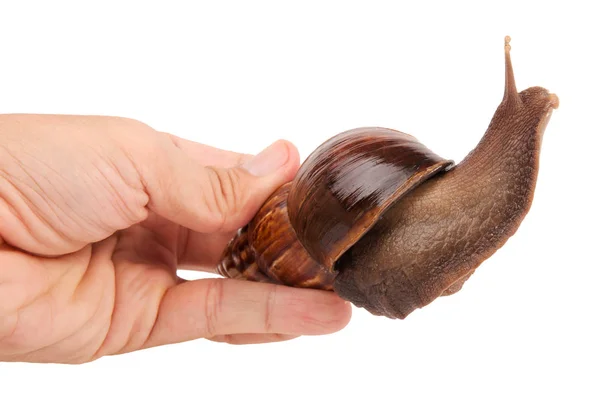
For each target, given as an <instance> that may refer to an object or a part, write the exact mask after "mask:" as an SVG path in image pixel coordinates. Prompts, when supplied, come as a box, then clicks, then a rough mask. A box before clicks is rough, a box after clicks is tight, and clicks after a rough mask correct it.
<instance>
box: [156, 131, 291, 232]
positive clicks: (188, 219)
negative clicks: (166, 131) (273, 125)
mask: <svg viewBox="0 0 600 400" xmlns="http://www.w3.org/2000/svg"><path fill="white" fill-rule="evenodd" d="M164 156H165V157H160V158H161V159H162V162H160V161H159V162H155V163H153V165H154V167H153V168H151V169H150V171H151V173H150V175H149V176H145V177H144V178H145V184H146V189H147V191H148V194H149V197H150V200H149V203H148V207H149V208H150V209H151V210H152V211H154V212H156V213H157V214H159V215H161V216H162V217H164V218H167V219H169V220H171V221H173V222H175V223H178V224H180V225H182V226H185V227H186V228H189V229H192V230H194V231H197V232H202V233H212V232H219V231H224V232H230V231H234V230H236V229H238V228H240V227H242V226H244V225H245V224H247V223H248V222H249V221H250V219H252V217H253V216H254V214H256V212H257V211H258V209H259V208H260V206H261V205H262V204H263V203H264V202H265V201H266V200H267V198H268V197H269V196H270V195H271V194H272V193H273V192H275V191H276V190H277V188H279V187H280V186H281V185H283V184H284V183H286V182H289V181H290V180H292V179H293V177H294V175H295V174H296V172H297V170H298V166H299V155H298V151H297V149H296V148H295V147H294V145H292V144H291V143H289V142H287V141H284V140H280V141H277V142H275V143H273V144H272V145H271V146H269V147H267V148H266V149H265V150H263V151H262V152H261V153H259V154H258V155H256V156H254V157H253V158H251V159H250V160H248V161H246V162H245V163H244V164H242V165H239V166H234V167H232V168H219V167H211V166H203V165H201V164H200V163H199V161H198V160H196V159H192V158H191V157H189V156H188V155H186V153H185V152H183V151H181V150H180V149H179V148H177V147H176V146H173V147H172V148H169V149H167V151H166V153H165V154H164Z"/></svg>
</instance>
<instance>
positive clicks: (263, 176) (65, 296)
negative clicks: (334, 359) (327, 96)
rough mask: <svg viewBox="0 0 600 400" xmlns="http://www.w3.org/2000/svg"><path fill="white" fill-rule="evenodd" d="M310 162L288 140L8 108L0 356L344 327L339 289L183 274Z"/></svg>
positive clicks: (72, 354) (200, 266)
mask: <svg viewBox="0 0 600 400" xmlns="http://www.w3.org/2000/svg"><path fill="white" fill-rule="evenodd" d="M298 166H299V156H298V152H297V150H296V149H295V147H294V146H293V145H292V144H291V143H288V142H286V141H278V142H276V143H274V144H273V145H271V146H269V147H268V148H267V149H265V150H264V151H263V152H261V153H260V154H259V155H258V156H255V157H253V156H250V155H245V154H238V153H232V152H227V151H224V150H220V149H216V148H212V147H209V146H205V145H202V144H199V143H195V142H191V141H187V140H184V139H181V138H179V137H177V136H174V135H171V134H168V133H164V132H158V131H156V130H154V129H152V128H151V127H149V126H147V125H145V124H143V123H141V122H138V121H135V120H130V119H125V118H116V117H100V116H65V115H26V114H12V115H0V361H26V362H50V363H72V364H76V363H84V362H89V361H92V360H95V359H97V358H99V357H102V356H105V355H115V354H120V353H126V352H131V351H135V350H140V349H144V348H149V347H153V346H159V345H165V344H171V343H177V342H182V341H188V340H193V339H198V338H206V339H210V340H214V341H221V342H228V343H235V344H242V343H262V342H272V341H280V340H286V339H291V338H295V337H297V336H300V335H320V334H329V333H333V332H336V331H338V330H340V329H342V328H343V327H344V326H346V324H347V323H348V321H349V319H350V315H351V308H350V305H349V304H348V303H347V302H345V301H343V300H342V299H340V298H339V297H337V296H336V295H335V294H334V293H330V292H325V291H320V290H310V289H298V288H290V287H285V286H279V285H272V284H266V283H256V282H244V281H238V280H233V279H222V278H218V277H215V278H209V279H200V280H191V281H186V280H183V279H181V278H179V277H178V276H177V273H176V272H177V270H178V269H193V270H203V271H213V269H214V266H215V264H216V263H217V262H218V259H219V256H220V255H221V252H222V250H223V249H224V247H225V245H226V244H227V242H228V240H229V239H230V238H231V237H232V236H233V235H234V233H235V231H236V230H237V229H238V228H240V227H242V226H244V225H245V224H246V223H247V222H248V221H249V220H250V219H251V218H252V216H253V215H254V214H255V213H256V211H257V210H258V208H259V207H260V205H261V204H262V203H263V202H264V201H265V200H266V199H267V197H268V196H269V195H270V194H271V193H272V192H273V191H275V189H276V188H278V187H279V186H280V185H282V184H283V183H285V182H288V181H290V180H291V179H292V178H293V176H294V175H295V173H296V171H297V169H298Z"/></svg>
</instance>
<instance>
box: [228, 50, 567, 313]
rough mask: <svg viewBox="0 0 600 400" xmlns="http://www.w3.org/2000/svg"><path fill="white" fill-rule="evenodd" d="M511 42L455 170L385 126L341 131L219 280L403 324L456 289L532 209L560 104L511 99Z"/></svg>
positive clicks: (535, 91)
mask: <svg viewBox="0 0 600 400" xmlns="http://www.w3.org/2000/svg"><path fill="white" fill-rule="evenodd" d="M509 41H510V39H509V38H507V39H506V40H505V64H506V81H505V92H504V98H503V99H502V102H501V103H500V105H499V106H498V108H497V110H496V112H495V114H494V116H493V118H492V120H491V122H490V125H489V127H488V129H487V131H486V133H485V134H484V136H483V138H482V139H481V141H480V142H479V144H478V145H477V146H476V147H475V149H474V150H473V151H472V152H471V153H469V155H467V157H465V158H464V159H463V160H462V161H461V162H460V163H459V164H455V163H454V162H453V161H452V160H447V159H444V158H442V157H440V156H438V155H436V154H435V153H434V152H433V151H431V150H430V149H429V148H427V147H425V146H424V145H423V144H421V143H420V142H418V141H417V139H415V138H414V137H413V136H411V135H408V134H405V133H402V132H399V131H395V130H392V129H386V128H360V129H355V130H352V131H348V132H344V133H341V134H338V135H336V136H334V137H333V138H331V139H329V140H328V141H326V142H325V143H323V144H322V145H321V146H319V147H318V148H317V149H316V150H315V151H314V152H313V153H312V154H311V155H309V157H308V158H307V159H306V160H305V162H304V163H303V164H302V165H301V167H300V170H299V171H298V173H297V175H296V177H295V178H294V180H293V181H292V182H290V183H287V184H285V185H283V186H282V187H281V188H279V190H277V191H276V192H275V193H274V194H273V195H272V196H271V197H270V198H269V199H268V200H267V201H266V202H265V204H264V205H263V206H262V207H261V209H260V210H259V211H258V213H257V214H256V216H255V217H254V218H253V220H252V221H251V222H250V223H249V224H248V225H247V226H246V227H244V228H242V229H241V230H240V231H239V232H238V233H237V235H236V237H235V238H233V239H232V241H231V242H230V243H229V245H228V247H227V249H226V250H225V252H224V254H223V258H222V261H221V263H220V264H219V266H218V268H217V271H218V272H219V273H220V274H221V275H223V276H225V277H230V278H236V279H247V280H253V281H262V282H273V283H278V284H284V285H290V286H296V287H309V288H318V289H323V290H333V291H335V292H336V293H337V294H338V295H339V296H340V297H342V298H344V299H346V300H348V301H350V302H352V303H353V304H354V305H356V306H358V307H364V308H365V309H367V310H368V311H369V312H371V313H372V314H375V315H383V316H386V317H389V318H400V319H404V318H406V317H407V316H408V315H409V314H410V313H411V312H413V311H414V310H415V309H418V308H421V307H423V306H425V305H427V304H429V303H431V302H432V301H433V300H435V299H436V298H438V297H439V296H443V295H450V294H453V293H456V292H458V291H459V290H460V289H461V287H462V285H463V284H464V282H465V281H466V280H467V279H468V278H469V277H470V276H471V275H472V274H473V272H474V271H475V269H476V268H477V267H478V266H479V265H480V264H481V263H482V262H483V261H485V260H486V259H487V258H489V257H490V256H491V255H492V254H493V253H494V252H495V251H496V250H497V249H499V248H500V247H502V245H503V244H504V243H505V242H506V241H507V240H508V238H509V237H510V236H512V235H513V234H514V233H515V232H516V230H517V229H518V227H519V225H520V223H521V221H522V220H523V218H524V217H525V215H526V214H527V212H528V211H529V208H530V206H531V203H532V200H533V193H534V190H535V184H536V179H537V173H538V167H539V154H540V149H541V142H542V136H543V132H544V130H545V128H546V125H547V123H548V121H549V119H550V115H551V114H552V110H553V109H555V108H557V107H558V98H557V97H556V95H554V94H551V93H549V92H548V91H547V90H546V89H544V88H541V87H532V88H529V89H526V90H524V91H522V92H520V93H519V92H517V90H516V86H515V80H514V75H513V70H512V64H511V59H510V45H509Z"/></svg>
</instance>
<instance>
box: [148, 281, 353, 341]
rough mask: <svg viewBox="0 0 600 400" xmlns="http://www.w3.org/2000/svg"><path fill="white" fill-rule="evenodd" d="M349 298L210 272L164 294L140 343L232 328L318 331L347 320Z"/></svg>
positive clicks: (242, 331)
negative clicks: (145, 339) (143, 339)
mask: <svg viewBox="0 0 600 400" xmlns="http://www.w3.org/2000/svg"><path fill="white" fill-rule="evenodd" d="M351 313H352V310H351V306H350V304H349V303H347V302H345V301H344V300H342V299H341V298H339V297H338V296H337V295H336V294H334V293H332V292H327V291H324V290H315V289H299V288H292V287H287V286H282V285H275V284H269V283H258V282H247V281H238V280H235V279H225V278H214V279H212V278H211V279H201V280H197V281H188V282H184V283H181V284H179V285H177V286H174V287H172V288H171V289H169V290H168V291H167V293H166V294H165V296H164V298H163V300H162V302H161V305H160V310H159V313H158V317H157V319H156V322H155V325H154V327H153V329H152V334H151V335H150V337H149V338H148V340H147V342H146V345H145V346H144V347H152V346H159V345H163V344H170V343H177V342H182V341H186V340H193V339H198V338H211V337H215V336H222V335H235V334H248V333H250V334H273V333H278V334H285V335H323V334H329V333H334V332H337V331H339V330H340V329H342V328H344V327H345V326H346V325H347V324H348V322H349V321H350V316H351Z"/></svg>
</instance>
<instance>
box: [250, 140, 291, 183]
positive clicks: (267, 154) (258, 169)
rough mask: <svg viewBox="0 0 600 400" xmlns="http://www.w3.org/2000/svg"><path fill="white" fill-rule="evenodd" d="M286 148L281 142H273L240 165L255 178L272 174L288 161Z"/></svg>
mask: <svg viewBox="0 0 600 400" xmlns="http://www.w3.org/2000/svg"><path fill="white" fill-rule="evenodd" d="M288 158H289V153H288V148H287V146H286V145H285V143H283V142H280V141H279V142H275V143H273V144H272V145H270V146H269V147H267V148H266V149H264V150H263V151H261V152H260V153H258V154H257V155H256V156H254V157H253V158H251V159H250V160H249V161H247V162H246V163H244V164H243V165H242V168H244V169H245V170H246V171H248V172H250V173H251V174H252V175H255V176H265V175H269V174H272V173H273V172H275V171H277V170H278V169H279V168H281V167H282V166H283V165H284V164H285V163H286V162H287V160H288Z"/></svg>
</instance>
